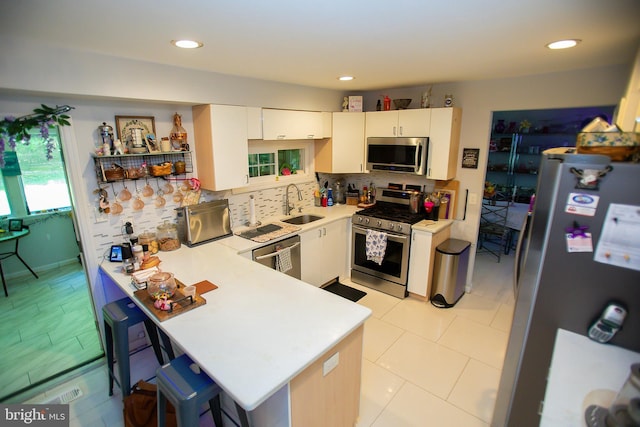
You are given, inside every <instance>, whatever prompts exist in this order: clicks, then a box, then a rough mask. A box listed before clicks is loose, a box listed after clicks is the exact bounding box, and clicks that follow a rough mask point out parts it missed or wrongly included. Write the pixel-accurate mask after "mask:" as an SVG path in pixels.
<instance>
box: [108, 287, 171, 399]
mask: <svg viewBox="0 0 640 427" xmlns="http://www.w3.org/2000/svg"><path fill="white" fill-rule="evenodd" d="M102 317H103V318H104V334H105V341H106V344H107V367H108V369H109V396H113V381H114V380H115V375H114V372H113V364H114V363H115V360H117V361H118V377H119V380H116V382H117V383H118V385H119V386H120V389H121V390H122V398H124V397H125V396H128V395H129V394H130V393H131V372H130V367H129V333H128V330H129V328H130V327H131V326H133V325H137V324H138V323H140V322H144V326H145V328H146V330H147V334H149V339H150V340H151V345H152V346H153V351H154V353H155V355H156V359H158V363H159V364H160V365H162V364H163V363H164V361H163V357H162V350H161V348H160V342H159V340H158V331H157V329H156V325H155V324H154V323H153V321H152V320H151V319H149V318H148V317H147V315H146V314H144V313H143V312H142V310H140V308H138V306H137V305H135V304H134V303H133V301H131V299H130V298H129V297H125V298H122V299H119V300H117V301H113V302H110V303H108V304H105V305H104V306H103V307H102ZM114 344H115V360H114Z"/></svg>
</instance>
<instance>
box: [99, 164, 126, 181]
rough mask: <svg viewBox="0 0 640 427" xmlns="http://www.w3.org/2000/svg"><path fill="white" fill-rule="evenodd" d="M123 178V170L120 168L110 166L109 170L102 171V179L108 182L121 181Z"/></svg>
mask: <svg viewBox="0 0 640 427" xmlns="http://www.w3.org/2000/svg"><path fill="white" fill-rule="evenodd" d="M124 176H125V172H124V168H122V167H120V166H116V165H112V166H111V168H109V169H105V170H104V177H105V178H106V179H107V181H109V182H111V181H119V180H121V179H124Z"/></svg>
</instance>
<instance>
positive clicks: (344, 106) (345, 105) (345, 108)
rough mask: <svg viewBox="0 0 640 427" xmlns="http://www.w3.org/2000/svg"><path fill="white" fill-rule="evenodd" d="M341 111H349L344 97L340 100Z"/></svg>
mask: <svg viewBox="0 0 640 427" xmlns="http://www.w3.org/2000/svg"><path fill="white" fill-rule="evenodd" d="M342 111H349V98H347V97H346V96H345V97H344V98H343V100H342Z"/></svg>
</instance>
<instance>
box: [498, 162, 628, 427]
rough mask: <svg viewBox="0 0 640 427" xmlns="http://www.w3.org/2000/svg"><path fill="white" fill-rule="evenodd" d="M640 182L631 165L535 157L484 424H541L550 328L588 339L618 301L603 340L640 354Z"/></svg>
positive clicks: (551, 340)
mask: <svg viewBox="0 0 640 427" xmlns="http://www.w3.org/2000/svg"><path fill="white" fill-rule="evenodd" d="M638 182H640V165H638V164H632V163H612V162H611V160H610V158H609V157H607V156H601V155H579V154H555V153H554V152H545V153H544V154H543V157H542V163H541V167H540V172H539V179H538V186H537V192H536V200H535V204H534V208H533V213H532V216H531V223H530V226H529V231H528V238H527V240H526V243H525V245H524V249H525V250H524V258H523V259H524V264H523V268H522V271H521V272H520V279H519V281H518V283H517V295H516V305H515V311H514V317H513V323H512V327H511V332H510V336H509V342H508V347H507V352H506V355H505V361H504V367H503V370H502V376H501V379H500V386H499V389H498V395H497V399H496V406H495V410H494V415H493V421H492V423H491V425H492V426H495V427H503V426H518V427H527V426H538V425H539V423H540V414H541V413H542V408H543V405H544V398H545V388H546V382H547V373H548V371H549V367H550V363H551V357H552V354H553V350H554V349H553V347H554V339H555V336H556V332H557V330H558V329H560V328H561V329H564V330H568V331H571V332H574V333H577V334H580V335H583V336H588V330H589V327H590V326H591V325H593V322H594V321H595V320H596V319H597V318H598V316H599V315H600V314H601V313H602V311H603V309H604V308H605V307H606V306H607V305H608V304H610V303H612V302H616V303H618V304H622V305H624V306H625V307H626V309H627V313H628V315H627V317H626V320H625V322H624V325H623V326H622V328H621V329H620V330H619V331H618V333H616V334H615V336H614V337H613V338H612V339H611V341H609V343H610V344H612V345H615V346H618V347H622V348H626V349H629V350H632V351H636V352H637V351H640V340H639V339H638V337H640V191H638V188H637V185H638ZM600 345H608V344H600ZM577 357H579V356H577ZM586 392H588V390H586V391H585V393H586Z"/></svg>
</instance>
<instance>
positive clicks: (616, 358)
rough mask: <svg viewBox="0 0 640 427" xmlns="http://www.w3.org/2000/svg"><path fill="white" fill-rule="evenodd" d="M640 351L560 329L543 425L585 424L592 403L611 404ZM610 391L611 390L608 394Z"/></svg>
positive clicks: (553, 426) (559, 426)
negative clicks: (585, 416) (600, 341)
mask: <svg viewBox="0 0 640 427" xmlns="http://www.w3.org/2000/svg"><path fill="white" fill-rule="evenodd" d="M633 363H640V353H636V352H633V351H631V350H627V349H624V348H621V347H616V346H614V345H611V344H600V343H597V342H595V341H593V340H590V339H589V338H587V337H585V336H583V335H579V334H576V333H574V332H569V331H566V330H564V329H558V332H557V334H556V340H555V345H554V348H553V357H552V359H551V368H550V370H549V380H548V382H547V389H546V392H545V396H544V407H543V411H542V417H541V419H540V426H542V427H556V426H557V427H564V426H583V425H586V424H585V422H584V411H585V409H586V408H587V406H589V404H600V406H603V405H607V406H605V407H608V404H609V403H610V402H608V401H606V400H607V399H606V398H607V397H611V396H613V397H615V395H616V394H617V393H618V391H619V390H620V389H621V388H622V386H623V385H624V382H625V381H626V380H627V377H628V376H629V373H630V368H631V365H632V364H633ZM607 392H608V393H607Z"/></svg>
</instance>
